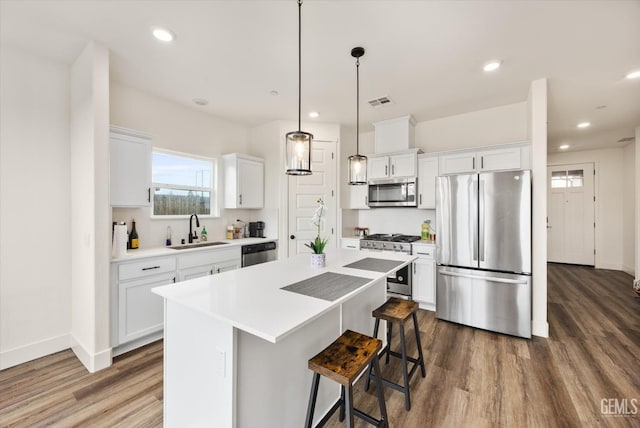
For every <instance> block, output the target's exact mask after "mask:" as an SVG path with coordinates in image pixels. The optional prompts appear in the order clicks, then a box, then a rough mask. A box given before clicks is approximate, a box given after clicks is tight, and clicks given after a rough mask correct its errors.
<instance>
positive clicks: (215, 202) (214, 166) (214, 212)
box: [149, 147, 221, 220]
mask: <svg viewBox="0 0 640 428" xmlns="http://www.w3.org/2000/svg"><path fill="white" fill-rule="evenodd" d="M156 152H157V153H164V154H168V155H173V156H180V157H185V158H191V159H197V160H202V161H207V162H210V163H211V187H210V188H209V187H197V186H192V187H189V186H176V185H173V184H164V183H155V182H153V153H156ZM151 159H152V161H151V180H152V182H151V205H150V208H149V209H150V211H149V216H150V218H151V219H152V220H171V219H188V218H189V217H190V214H177V215H155V214H154V213H153V212H154V211H153V210H154V206H153V205H154V204H153V202H154V197H153V195H154V192H155V188H156V187H162V188H163V189H176V190H185V189H186V190H195V191H203V190H204V191H209V192H210V195H211V197H210V198H209V204H210V207H209V211H210V214H202V215H200V214H198V218H219V217H220V202H221V201H220V191H219V185H218V184H219V182H220V181H219V179H218V159H217V158H210V157H207V156H199V155H194V154H193V153H184V152H178V151H175V150H167V149H162V148H159V147H152V157H151Z"/></svg>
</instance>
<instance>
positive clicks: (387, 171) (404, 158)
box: [367, 149, 419, 179]
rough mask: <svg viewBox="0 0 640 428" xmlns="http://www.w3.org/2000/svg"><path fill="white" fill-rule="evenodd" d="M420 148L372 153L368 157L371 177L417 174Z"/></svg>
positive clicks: (413, 175) (368, 169) (395, 176)
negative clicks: (397, 151) (398, 151)
mask: <svg viewBox="0 0 640 428" xmlns="http://www.w3.org/2000/svg"><path fill="white" fill-rule="evenodd" d="M418 151H419V149H410V150H408V151H406V152H401V153H389V154H384V155H371V156H369V157H368V159H367V172H368V174H369V179H377V178H402V177H415V176H416V175H417V165H418Z"/></svg>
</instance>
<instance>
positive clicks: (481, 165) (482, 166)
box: [480, 156, 484, 169]
mask: <svg viewBox="0 0 640 428" xmlns="http://www.w3.org/2000/svg"><path fill="white" fill-rule="evenodd" d="M480 169H484V156H480Z"/></svg>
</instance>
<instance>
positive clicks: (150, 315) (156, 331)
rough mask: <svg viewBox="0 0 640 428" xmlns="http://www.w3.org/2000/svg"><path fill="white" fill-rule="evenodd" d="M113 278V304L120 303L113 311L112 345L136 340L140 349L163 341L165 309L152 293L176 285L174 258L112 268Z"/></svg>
mask: <svg viewBox="0 0 640 428" xmlns="http://www.w3.org/2000/svg"><path fill="white" fill-rule="evenodd" d="M111 275H112V282H113V284H114V285H113V286H112V293H113V294H112V301H113V302H117V305H114V306H113V308H112V345H113V346H114V347H115V346H122V345H125V344H127V343H131V342H133V341H136V340H137V341H138V342H139V343H138V344H137V346H141V345H144V344H146V343H149V342H151V341H153V340H156V339H158V338H160V337H162V328H163V317H164V309H163V308H164V305H163V301H162V298H160V297H159V296H157V295H155V294H153V293H152V292H151V289H152V288H154V287H160V286H162V285H167V284H172V283H174V282H175V281H176V259H175V257H173V256H166V257H153V258H148V259H144V260H137V261H134V262H122V263H117V264H113V265H112V269H111ZM129 349H132V348H129ZM126 350H128V349H126ZM115 354H116V355H117V354H118V352H115Z"/></svg>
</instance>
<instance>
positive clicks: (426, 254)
mask: <svg viewBox="0 0 640 428" xmlns="http://www.w3.org/2000/svg"><path fill="white" fill-rule="evenodd" d="M416 254H419V255H423V256H430V255H431V253H421V252H420V251H418V252H417V253H416Z"/></svg>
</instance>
